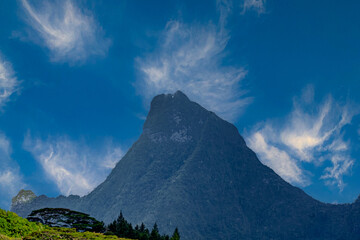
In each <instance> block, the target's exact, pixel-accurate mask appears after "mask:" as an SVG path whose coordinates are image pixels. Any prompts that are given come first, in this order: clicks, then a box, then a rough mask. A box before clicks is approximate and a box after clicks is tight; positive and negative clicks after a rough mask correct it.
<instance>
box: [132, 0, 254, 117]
mask: <svg viewBox="0 0 360 240" xmlns="http://www.w3.org/2000/svg"><path fill="white" fill-rule="evenodd" d="M218 9H219V22H218V24H217V25H215V24H212V23H208V24H205V25H201V24H191V25H188V24H185V23H183V22H181V21H177V20H172V21H169V22H168V23H167V24H166V27H165V29H164V30H163V32H162V34H161V37H160V40H159V45H158V46H157V47H156V49H155V51H154V52H152V53H150V54H148V55H147V56H145V57H141V58H137V61H136V62H137V67H138V69H139V75H140V77H139V79H138V81H137V83H136V86H137V89H138V91H139V92H140V94H142V95H143V96H144V97H145V99H146V100H149V99H150V98H152V97H153V96H154V95H156V94H159V93H164V92H175V91H177V90H181V91H183V92H184V93H186V94H187V95H188V96H189V97H190V98H191V99H193V100H195V101H197V102H199V103H200V104H202V105H203V106H204V107H206V108H208V109H210V110H212V111H214V112H216V113H217V114H219V115H220V116H222V117H223V118H225V119H227V120H230V121H233V120H235V119H236V118H237V117H238V116H239V115H240V114H241V113H242V111H243V110H244V108H245V107H246V106H247V105H248V104H249V103H251V101H252V98H251V97H249V96H247V93H248V91H247V90H245V89H244V88H243V83H244V82H243V81H244V78H245V76H246V74H247V70H246V69H245V68H244V67H241V66H231V65H230V66H229V65H224V64H223V63H222V61H223V59H224V57H225V55H226V54H225V49H226V46H227V45H228V42H229V39H230V35H229V31H227V30H226V28H225V25H226V20H227V16H228V15H229V14H230V11H231V4H230V2H228V1H218Z"/></svg>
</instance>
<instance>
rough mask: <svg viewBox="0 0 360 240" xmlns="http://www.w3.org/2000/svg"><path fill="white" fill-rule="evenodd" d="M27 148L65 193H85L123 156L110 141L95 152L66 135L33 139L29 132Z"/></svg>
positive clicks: (25, 144)
mask: <svg viewBox="0 0 360 240" xmlns="http://www.w3.org/2000/svg"><path fill="white" fill-rule="evenodd" d="M24 148H25V149H26V150H27V151H29V152H30V153H31V154H32V155H33V156H34V158H35V159H36V160H37V161H38V162H39V163H40V164H41V166H42V167H43V169H44V171H45V173H46V174H47V176H48V177H49V178H50V179H51V180H52V181H54V183H55V184H56V185H57V186H58V189H59V191H60V192H61V193H62V194H63V195H66V196H68V195H70V194H76V195H80V196H83V195H85V194H87V193H89V192H90V191H91V190H93V189H94V188H95V187H96V186H97V185H98V184H100V183H101V182H102V181H103V180H105V178H106V176H107V175H108V174H109V172H110V171H111V169H112V168H113V167H114V166H115V165H116V163H117V162H118V161H119V160H120V159H121V157H122V156H123V151H122V150H121V148H120V147H119V146H116V145H114V144H113V143H112V142H111V141H109V142H107V143H106V145H104V146H103V147H102V148H101V149H100V150H98V151H95V150H94V149H91V148H90V147H89V146H87V145H86V144H85V143H81V142H76V141H73V140H70V139H68V138H67V137H57V138H55V137H49V138H48V139H47V140H42V139H40V138H32V137H31V136H30V135H29V134H28V135H27V136H26V138H25V141H24Z"/></svg>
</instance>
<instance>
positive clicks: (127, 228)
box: [107, 212, 180, 240]
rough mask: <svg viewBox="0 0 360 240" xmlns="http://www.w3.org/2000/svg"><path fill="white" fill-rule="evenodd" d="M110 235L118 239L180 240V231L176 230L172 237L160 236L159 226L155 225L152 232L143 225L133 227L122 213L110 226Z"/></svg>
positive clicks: (108, 228)
mask: <svg viewBox="0 0 360 240" xmlns="http://www.w3.org/2000/svg"><path fill="white" fill-rule="evenodd" d="M107 230H108V233H110V234H115V235H116V236H118V237H125V238H131V239H139V240H180V234H179V230H178V229H177V228H176V229H175V231H174V233H173V235H172V237H171V238H170V237H169V236H168V235H160V233H159V229H158V226H157V224H156V223H155V224H154V226H153V228H152V230H151V232H150V231H149V229H147V228H146V227H145V225H144V223H142V224H141V225H140V226H138V225H136V226H135V228H133V227H132V225H131V223H129V222H128V221H126V220H125V218H124V216H123V214H122V212H120V215H119V217H118V218H117V219H116V220H115V221H114V222H112V223H111V224H109V226H108V227H107Z"/></svg>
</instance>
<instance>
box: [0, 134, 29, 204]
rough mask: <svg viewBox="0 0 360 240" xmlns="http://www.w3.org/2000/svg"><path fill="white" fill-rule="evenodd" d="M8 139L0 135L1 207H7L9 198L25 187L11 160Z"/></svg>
mask: <svg viewBox="0 0 360 240" xmlns="http://www.w3.org/2000/svg"><path fill="white" fill-rule="evenodd" d="M11 151H12V150H11V145H10V141H9V139H8V138H7V137H6V136H5V135H4V134H2V133H0V196H1V200H0V202H1V205H4V206H6V205H9V203H10V202H11V198H12V197H14V196H15V195H16V194H17V193H18V191H19V190H20V189H22V188H24V187H25V186H26V185H25V184H24V183H23V180H22V176H21V174H20V169H19V166H18V164H17V162H16V161H14V160H13V159H12V158H11Z"/></svg>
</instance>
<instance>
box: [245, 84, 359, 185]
mask: <svg viewBox="0 0 360 240" xmlns="http://www.w3.org/2000/svg"><path fill="white" fill-rule="evenodd" d="M358 113H359V111H358V109H357V108H354V107H352V106H351V105H350V104H340V103H339V102H336V101H335V100H334V99H333V97H332V96H331V95H329V96H328V97H326V98H325V100H323V102H322V103H321V104H317V103H316V102H314V99H313V88H312V87H311V86H309V87H308V88H307V89H306V90H305V91H304V92H303V94H302V96H301V97H300V98H294V100H293V109H292V111H291V113H290V114H289V115H288V116H287V117H286V118H285V119H283V120H281V121H271V120H270V121H267V122H265V123H260V124H258V126H257V127H256V128H254V129H253V131H252V132H251V134H249V136H248V137H247V141H248V143H249V146H250V147H251V148H252V149H254V151H255V152H257V153H258V154H259V158H260V160H261V161H262V162H263V163H264V164H266V165H268V166H269V167H271V168H272V169H273V170H274V171H275V172H277V173H278V174H279V175H280V176H282V177H283V178H284V179H285V180H287V181H288V182H290V183H293V184H296V185H300V186H305V185H307V184H309V183H310V182H309V175H308V174H307V173H306V172H305V171H304V170H303V168H302V164H303V163H308V164H313V165H314V166H316V167H318V168H321V167H322V166H324V165H329V164H330V166H328V167H324V168H323V169H322V172H323V173H322V175H321V176H320V179H323V180H324V181H325V183H326V184H329V185H336V186H337V187H338V188H339V189H340V191H342V190H343V188H344V186H345V185H346V184H345V183H344V181H343V176H344V175H346V174H349V172H350V170H351V168H352V166H353V164H354V161H355V160H354V159H353V158H352V157H351V151H350V142H349V141H346V140H344V136H343V135H344V131H345V126H347V125H349V124H350V123H351V120H352V118H353V117H354V116H355V115H357V114H358ZM259 139H261V140H262V141H260V140H259Z"/></svg>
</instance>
